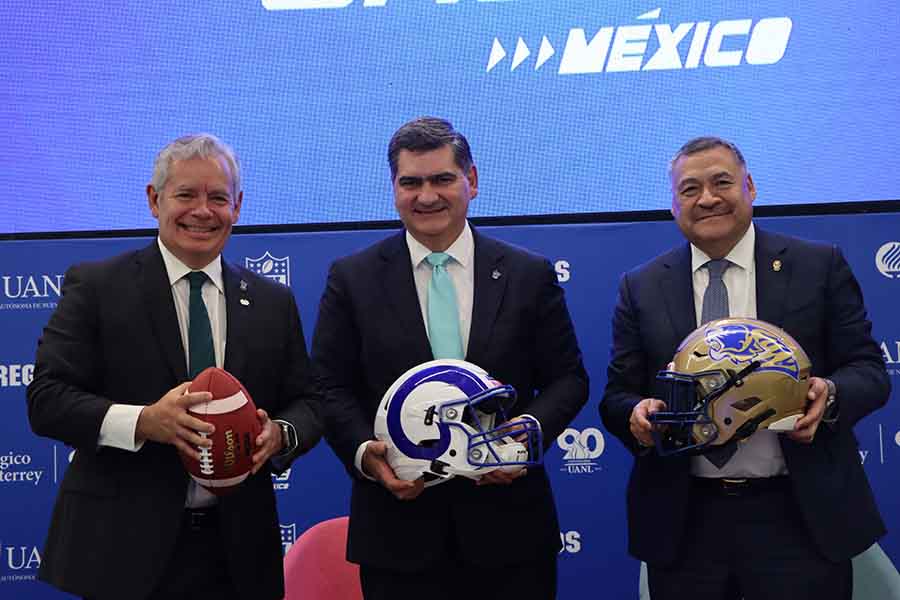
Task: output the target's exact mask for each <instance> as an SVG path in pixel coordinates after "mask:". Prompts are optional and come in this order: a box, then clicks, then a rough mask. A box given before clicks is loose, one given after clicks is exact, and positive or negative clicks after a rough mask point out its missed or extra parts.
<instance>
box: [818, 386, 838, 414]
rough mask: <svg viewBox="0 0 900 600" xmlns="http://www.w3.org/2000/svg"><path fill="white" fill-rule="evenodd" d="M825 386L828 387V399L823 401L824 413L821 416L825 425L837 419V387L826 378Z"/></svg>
mask: <svg viewBox="0 0 900 600" xmlns="http://www.w3.org/2000/svg"><path fill="white" fill-rule="evenodd" d="M825 385H826V386H827V387H828V397H827V398H826V399H825V413H824V414H823V415H822V420H823V421H825V422H826V423H834V422H835V421H837V418H838V402H837V386H835V385H834V382H833V381H832V380H830V379H827V378H826V379H825Z"/></svg>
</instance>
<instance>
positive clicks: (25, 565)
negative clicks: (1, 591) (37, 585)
mask: <svg viewBox="0 0 900 600" xmlns="http://www.w3.org/2000/svg"><path fill="white" fill-rule="evenodd" d="M0 557H2V561H3V562H2V564H3V567H4V569H3V571H2V572H0V583H10V582H14V581H34V580H35V578H36V577H35V574H36V573H37V570H38V567H40V566H41V553H40V551H39V550H38V548H37V546H22V545H19V544H10V543H8V542H6V541H4V540H0Z"/></svg>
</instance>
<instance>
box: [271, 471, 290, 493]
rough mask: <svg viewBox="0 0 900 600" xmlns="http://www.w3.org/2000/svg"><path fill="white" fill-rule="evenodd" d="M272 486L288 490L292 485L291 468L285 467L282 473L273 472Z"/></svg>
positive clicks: (276, 488)
mask: <svg viewBox="0 0 900 600" xmlns="http://www.w3.org/2000/svg"><path fill="white" fill-rule="evenodd" d="M272 487H273V488H275V490H276V491H277V490H286V489H288V488H290V487H291V470H290V469H285V471H284V473H282V474H281V475H276V474H275V473H272Z"/></svg>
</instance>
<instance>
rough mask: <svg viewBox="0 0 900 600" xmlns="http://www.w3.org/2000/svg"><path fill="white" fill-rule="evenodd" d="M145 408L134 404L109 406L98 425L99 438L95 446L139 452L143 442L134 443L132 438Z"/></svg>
mask: <svg viewBox="0 0 900 600" xmlns="http://www.w3.org/2000/svg"><path fill="white" fill-rule="evenodd" d="M145 408H147V407H146V406H140V405H135V404H113V405H112V406H110V407H109V410H107V411H106V416H104V417H103V423H102V424H101V425H100V437H99V438H97V445H98V446H107V447H109V448H119V449H120V450H128V451H130V452H137V451H138V450H140V449H141V448H142V447H143V446H144V440H141V441H140V442H135V441H134V436H135V432H136V431H137V422H138V417H140V416H141V411H142V410H144V409H145Z"/></svg>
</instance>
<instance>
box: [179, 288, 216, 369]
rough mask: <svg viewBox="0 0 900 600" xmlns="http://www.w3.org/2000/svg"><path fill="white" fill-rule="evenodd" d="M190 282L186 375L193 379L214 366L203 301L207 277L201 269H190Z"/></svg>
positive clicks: (211, 342) (207, 314)
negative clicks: (203, 290)
mask: <svg viewBox="0 0 900 600" xmlns="http://www.w3.org/2000/svg"><path fill="white" fill-rule="evenodd" d="M186 277H187V279H188V281H189V282H190V284H191V299H190V303H189V304H188V371H189V373H188V376H189V377H190V378H191V379H193V378H194V377H196V376H197V375H198V374H199V373H200V372H201V371H202V370H203V369H205V368H207V367H214V366H216V353H215V350H213V339H212V328H211V327H210V325H209V313H207V312H206V304H204V303H203V294H202V291H201V290H202V289H203V283H204V282H205V281H206V280H207V279H209V278H208V277H207V276H206V273H204V272H203V271H192V272H190V273H188V274H187V275H186Z"/></svg>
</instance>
